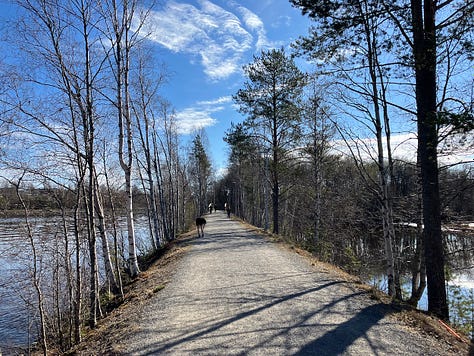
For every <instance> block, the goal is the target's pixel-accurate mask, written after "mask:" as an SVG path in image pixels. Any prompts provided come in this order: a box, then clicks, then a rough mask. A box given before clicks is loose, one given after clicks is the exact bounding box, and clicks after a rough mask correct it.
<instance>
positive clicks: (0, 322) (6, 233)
mask: <svg viewBox="0 0 474 356" xmlns="http://www.w3.org/2000/svg"><path fill="white" fill-rule="evenodd" d="M147 224H148V222H147V219H146V217H144V216H139V217H138V218H136V220H135V231H136V236H137V247H138V250H139V253H143V252H145V251H146V250H147V249H148V248H149V246H150V242H149V241H148V236H149V233H148V225H147ZM31 226H32V228H33V236H34V241H35V247H36V248H37V254H38V256H39V260H40V261H39V263H38V265H39V266H40V269H41V270H42V273H43V274H44V275H50V273H49V272H46V273H45V271H46V270H47V268H48V266H49V265H50V263H48V261H46V260H45V256H50V249H51V248H54V242H55V241H56V239H55V237H56V236H57V235H58V234H59V233H60V232H61V231H62V230H61V229H62V226H61V218H60V217H54V216H53V217H47V218H34V219H32V220H31ZM118 227H119V233H118V235H119V236H122V237H123V239H125V238H126V236H127V229H126V224H125V220H124V219H120V220H119V222H118ZM27 236H28V235H27V233H26V229H25V227H24V219H21V218H2V219H0V355H1V351H2V350H7V349H11V348H15V347H17V346H25V345H29V344H31V343H32V342H33V341H34V340H35V339H36V335H37V333H36V327H35V320H37V310H36V309H35V308H29V307H28V306H29V303H30V302H34V301H35V298H36V297H35V294H34V293H32V286H31V281H30V278H29V277H28V276H29V275H30V273H31V270H32V260H33V258H32V249H31V244H30V243H29V240H28V238H27ZM124 245H125V246H126V244H124ZM97 250H98V251H101V249H100V246H98V249H97ZM48 251H49V252H48ZM49 282H50V281H49Z"/></svg>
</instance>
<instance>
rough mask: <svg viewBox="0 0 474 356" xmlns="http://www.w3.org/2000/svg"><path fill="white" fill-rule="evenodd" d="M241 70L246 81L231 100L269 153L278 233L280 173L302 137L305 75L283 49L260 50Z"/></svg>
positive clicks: (274, 228)
mask: <svg viewBox="0 0 474 356" xmlns="http://www.w3.org/2000/svg"><path fill="white" fill-rule="evenodd" d="M244 73H245V75H246V77H247V78H248V80H247V81H246V82H245V83H244V87H243V88H242V89H240V90H239V91H238V92H237V94H236V95H235V96H234V101H235V102H236V103H237V104H238V105H239V106H240V112H241V113H243V114H247V115H248V117H247V118H246V120H245V125H246V126H247V127H248V129H249V131H250V132H251V135H252V136H253V137H254V138H255V139H256V140H257V142H258V143H259V146H260V147H262V150H263V151H264V152H262V154H265V155H266V154H268V155H270V156H271V163H270V167H269V171H270V176H271V178H270V180H271V189H272V205H273V232H274V233H278V232H279V203H280V196H281V192H280V184H281V175H282V174H283V173H284V167H285V161H286V160H287V159H288V158H290V156H289V152H290V151H291V150H292V149H294V148H295V147H296V145H297V143H298V141H299V139H300V136H301V132H300V127H299V124H300V122H301V103H300V102H301V96H302V92H303V89H304V87H305V85H306V76H305V75H304V73H302V72H301V71H300V70H299V69H298V67H297V66H296V64H295V63H294V61H293V59H291V58H289V57H288V56H287V55H286V54H285V51H284V50H283V49H279V50H277V49H273V50H269V51H262V53H261V55H260V56H258V57H257V56H254V61H253V63H250V64H248V65H246V66H244Z"/></svg>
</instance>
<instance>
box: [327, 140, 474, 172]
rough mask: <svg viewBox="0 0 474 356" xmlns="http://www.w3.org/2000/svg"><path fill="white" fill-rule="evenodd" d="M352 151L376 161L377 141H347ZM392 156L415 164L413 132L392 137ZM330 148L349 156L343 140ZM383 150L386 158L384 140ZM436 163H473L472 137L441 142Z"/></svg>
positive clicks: (384, 142) (415, 145) (416, 143)
mask: <svg viewBox="0 0 474 356" xmlns="http://www.w3.org/2000/svg"><path fill="white" fill-rule="evenodd" d="M348 142H349V144H350V145H351V148H352V151H353V152H355V153H356V154H357V155H359V157H360V158H361V159H364V160H376V159H377V140H376V139H375V138H365V139H355V140H353V141H348ZM390 143H391V148H392V156H393V158H395V159H399V160H403V161H408V162H413V163H414V162H416V154H417V149H418V141H417V135H416V133H414V132H410V133H405V134H396V135H392V137H391V140H390ZM332 148H333V150H334V151H335V152H338V153H342V154H343V155H348V156H350V155H351V152H350V149H349V148H348V147H347V144H346V143H345V142H344V141H343V140H335V141H333V145H332ZM383 149H384V154H385V157H387V153H386V152H387V143H386V140H385V139H384V141H383ZM438 152H439V153H438V162H439V164H440V165H441V166H443V165H454V164H464V163H466V164H467V163H472V162H473V161H474V135H472V134H453V135H451V136H450V137H448V139H446V140H444V141H442V142H441V143H440V144H439V146H438Z"/></svg>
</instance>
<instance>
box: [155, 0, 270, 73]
mask: <svg viewBox="0 0 474 356" xmlns="http://www.w3.org/2000/svg"><path fill="white" fill-rule="evenodd" d="M198 3H199V7H195V6H193V5H191V4H184V3H180V2H177V1H174V0H171V1H168V2H167V3H166V4H165V6H164V7H163V9H161V10H159V11H154V12H152V13H151V15H150V19H149V21H150V22H149V27H147V28H146V32H148V33H150V39H151V40H152V41H155V42H157V43H159V44H160V45H162V46H164V47H166V48H168V49H169V50H171V51H173V52H177V53H185V54H190V55H192V56H196V57H197V58H198V59H199V61H200V63H201V64H202V66H203V67H204V72H205V73H206V75H207V76H208V77H209V78H210V79H212V80H218V79H222V78H227V77H229V76H230V75H231V74H233V73H235V72H237V71H238V70H239V69H240V67H241V64H242V63H241V62H242V59H243V57H244V54H245V52H247V51H249V50H251V49H252V46H253V42H254V38H253V36H252V33H254V32H255V33H256V34H257V41H256V46H257V48H260V47H261V46H264V45H266V44H267V43H268V41H267V39H266V35H265V28H264V25H263V22H262V21H261V20H260V18H259V17H258V16H257V15H255V14H254V13H252V12H251V11H250V10H248V9H246V8H244V7H242V6H236V4H235V3H231V6H233V7H235V6H236V7H237V10H238V12H239V13H240V14H241V16H242V21H241V19H239V17H238V16H236V15H235V14H233V13H232V12H230V11H227V10H225V9H223V8H222V7H220V6H217V5H216V4H214V3H212V2H211V1H209V0H199V1H198Z"/></svg>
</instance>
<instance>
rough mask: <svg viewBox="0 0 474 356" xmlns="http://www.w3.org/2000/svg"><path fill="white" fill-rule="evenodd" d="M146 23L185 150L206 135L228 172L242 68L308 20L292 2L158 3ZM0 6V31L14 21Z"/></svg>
mask: <svg viewBox="0 0 474 356" xmlns="http://www.w3.org/2000/svg"><path fill="white" fill-rule="evenodd" d="M157 3H158V5H156V6H155V8H154V10H153V11H152V12H151V14H150V17H149V19H148V23H147V27H146V30H147V32H149V33H150V37H149V39H148V41H150V43H151V45H152V46H151V47H152V48H153V49H154V50H155V53H154V55H155V57H156V60H157V61H158V63H157V65H161V63H164V64H165V67H166V68H167V69H166V72H167V74H168V76H169V80H168V82H167V84H166V85H165V86H164V87H163V89H162V93H161V94H162V96H164V97H165V99H167V100H168V101H169V102H170V103H171V105H172V106H173V108H174V110H175V111H176V114H177V118H178V120H179V129H180V133H181V135H182V138H183V142H184V143H186V142H188V141H189V140H190V138H191V137H193V132H196V131H195V130H196V129H201V128H202V129H204V130H205V132H206V134H207V136H208V139H209V146H208V151H209V154H210V156H211V159H212V161H213V166H214V168H215V170H216V172H220V171H222V169H224V168H225V167H226V166H227V156H228V148H227V146H226V144H225V142H224V141H223V137H224V134H225V131H226V130H227V129H229V128H230V125H231V122H238V121H241V120H242V119H243V118H242V116H241V115H240V114H239V113H238V111H237V109H236V108H235V106H234V104H233V102H232V95H234V94H235V93H236V92H237V90H238V89H240V88H241V87H242V84H243V82H244V78H243V76H242V66H243V65H245V64H247V63H250V62H252V60H253V55H259V54H260V53H261V51H262V50H266V49H270V48H280V47H285V48H286V49H288V52H289V51H290V50H289V45H290V43H291V42H292V41H294V40H295V39H296V38H298V37H299V36H301V35H305V34H307V30H308V27H309V23H310V22H309V20H308V19H307V18H306V17H303V16H302V15H301V13H300V11H299V10H298V9H295V8H293V7H292V6H291V4H290V2H289V1H288V0H244V1H235V0H158V1H157ZM15 13H16V12H15V4H14V1H13V0H0V25H1V28H0V30H2V29H3V27H4V25H5V24H6V20H8V19H11V18H12V17H13V16H15Z"/></svg>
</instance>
